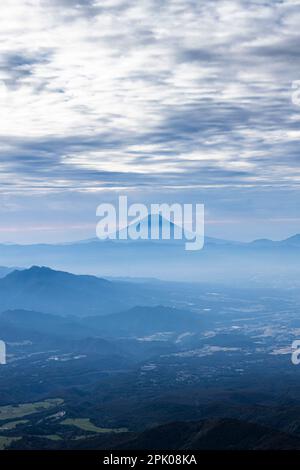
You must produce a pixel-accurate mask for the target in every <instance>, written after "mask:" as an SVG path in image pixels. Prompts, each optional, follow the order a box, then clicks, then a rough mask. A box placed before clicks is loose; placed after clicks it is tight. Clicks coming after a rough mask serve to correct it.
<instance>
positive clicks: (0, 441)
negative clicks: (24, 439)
mask: <svg viewBox="0 0 300 470" xmlns="http://www.w3.org/2000/svg"><path fill="white" fill-rule="evenodd" d="M19 439H21V437H5V436H0V450H4V449H6V448H7V447H9V446H10V444H11V443H12V442H14V441H18V440H19Z"/></svg>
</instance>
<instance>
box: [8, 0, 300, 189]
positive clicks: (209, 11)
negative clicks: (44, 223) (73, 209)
mask: <svg viewBox="0 0 300 470" xmlns="http://www.w3.org/2000/svg"><path fill="white" fill-rule="evenodd" d="M299 4H300V2H298V1H292V0H280V1H279V0H278V1H276V0H272V1H266V2H256V1H255V2H249V1H246V0H232V1H228V0H214V1H211V2H207V1H205V0H198V1H194V0H170V1H161V0H160V1H157V0H141V1H139V2H128V1H123V0H101V1H100V0H99V1H98V0H51V1H50V0H40V1H38V0H24V1H22V2H19V1H18V0H3V14H2V15H1V18H0V56H1V60H0V80H1V83H2V85H4V86H5V88H3V87H2V88H1V106H0V119H1V126H0V138H1V142H2V146H1V150H0V169H1V175H0V184H1V186H2V190H3V191H4V192H7V191H20V192H22V191H25V190H27V189H28V188H30V189H31V190H32V191H41V188H44V189H45V188H46V190H47V191H51V190H54V191H57V190H72V191H74V190H76V189H77V190H78V191H82V190H86V189H88V188H90V190H96V189H101V188H115V187H124V188H134V187H136V188H138V187H143V186H151V187H152V188H154V187H157V188H159V187H163V186H164V187H167V186H168V187H174V188H176V187H191V188H193V187H201V186H202V187H209V186H210V185H211V186H216V185H217V186H219V187H222V186H235V185H236V186H241V185H244V186H245V187H247V186H248V187H252V186H253V185H257V186H264V185H265V186H269V185H274V186H276V185H278V187H279V186H282V185H284V186H290V187H293V186H295V185H297V184H298V183H299V178H300V171H299V170H298V167H299V156H298V155H299V153H298V149H299V133H298V129H299V119H300V108H298V107H297V106H295V105H293V104H292V101H291V92H292V90H291V83H292V81H293V80H296V79H299V78H300V77H299V62H300V57H299V52H298V51H299V35H298V24H299V21H298V20H300V12H299ZM3 90H5V93H4V92H2V91H3Z"/></svg>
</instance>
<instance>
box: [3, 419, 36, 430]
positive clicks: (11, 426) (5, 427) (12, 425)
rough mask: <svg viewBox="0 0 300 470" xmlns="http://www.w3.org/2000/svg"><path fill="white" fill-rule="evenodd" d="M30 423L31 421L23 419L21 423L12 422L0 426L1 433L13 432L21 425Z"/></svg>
mask: <svg viewBox="0 0 300 470" xmlns="http://www.w3.org/2000/svg"><path fill="white" fill-rule="evenodd" d="M28 422H29V421H27V420H26V419H23V420H21V421H10V422H9V423H6V424H3V425H2V426H0V432H1V431H11V430H12V429H16V427H17V426H19V424H26V423H28Z"/></svg>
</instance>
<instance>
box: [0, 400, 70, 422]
mask: <svg viewBox="0 0 300 470" xmlns="http://www.w3.org/2000/svg"><path fill="white" fill-rule="evenodd" d="M63 403H64V401H63V400H62V399H60V398H52V399H49V400H45V401H39V402H36V403H21V404H19V405H7V406H0V421H4V420H7V419H18V418H23V417H24V416H28V415H31V414H34V413H38V412H40V411H45V410H48V409H50V408H54V407H56V406H59V405H62V404H63Z"/></svg>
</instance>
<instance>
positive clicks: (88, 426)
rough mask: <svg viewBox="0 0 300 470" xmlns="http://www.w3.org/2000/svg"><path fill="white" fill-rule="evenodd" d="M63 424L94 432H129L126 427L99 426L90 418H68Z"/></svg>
mask: <svg viewBox="0 0 300 470" xmlns="http://www.w3.org/2000/svg"><path fill="white" fill-rule="evenodd" d="M61 424H63V425H65V426H75V427H76V428H79V429H82V430H83V431H88V432H93V433H112V432H115V433H119V432H127V429H126V428H99V427H97V426H95V425H94V424H93V423H91V421H90V419H89V418H75V419H66V420H65V421H62V423H61Z"/></svg>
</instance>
